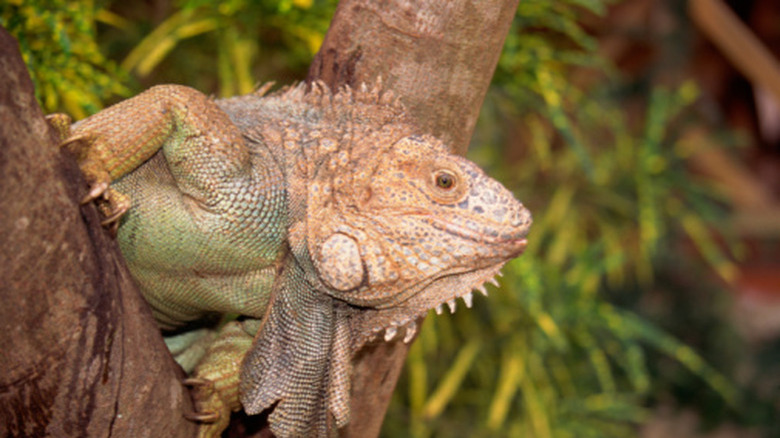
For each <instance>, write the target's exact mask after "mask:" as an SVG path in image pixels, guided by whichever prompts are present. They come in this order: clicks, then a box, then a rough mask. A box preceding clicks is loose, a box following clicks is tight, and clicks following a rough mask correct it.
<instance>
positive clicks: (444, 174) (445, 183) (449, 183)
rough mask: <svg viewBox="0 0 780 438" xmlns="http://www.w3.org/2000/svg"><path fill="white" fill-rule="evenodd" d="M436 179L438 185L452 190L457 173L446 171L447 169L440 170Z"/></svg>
mask: <svg viewBox="0 0 780 438" xmlns="http://www.w3.org/2000/svg"><path fill="white" fill-rule="evenodd" d="M435 180H436V187H438V188H440V189H444V190H450V189H452V188H453V187H454V186H455V182H456V178H455V175H453V174H452V173H450V172H448V171H446V170H440V171H439V172H437V173H436V176H435Z"/></svg>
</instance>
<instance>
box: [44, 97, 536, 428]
mask: <svg viewBox="0 0 780 438" xmlns="http://www.w3.org/2000/svg"><path fill="white" fill-rule="evenodd" d="M311 88H312V90H311V91H310V92H309V93H305V88H304V86H299V87H296V88H292V89H289V90H286V91H284V92H281V93H278V94H275V95H272V96H268V97H265V96H263V91H259V92H257V93H254V94H251V95H247V96H242V97H237V98H232V99H226V100H217V101H213V100H210V99H208V98H207V97H206V96H204V95H203V94H201V93H199V92H197V91H195V90H193V89H190V88H187V87H182V86H175V85H165V86H157V87H154V88H151V89H150V90H148V91H146V92H144V93H142V94H140V95H138V96H136V97H134V98H132V99H129V100H126V101H124V102H120V103H119V104H117V105H115V106H112V107H110V108H107V109H105V110H103V111H101V112H100V113H98V114H96V115H94V116H92V117H90V118H88V119H86V120H83V121H81V122H79V123H76V124H74V125H72V126H71V127H70V131H69V132H68V129H67V125H64V124H63V122H62V121H61V120H59V119H53V124H55V126H57V127H58V129H59V130H60V131H61V133H62V135H63V137H65V138H66V139H65V142H64V144H65V145H66V146H67V147H68V148H69V149H71V150H72V151H73V152H74V153H75V155H76V157H77V159H78V160H79V164H80V167H81V169H82V171H83V173H84V175H85V178H86V179H87V180H88V182H89V184H90V192H89V195H88V196H87V197H86V198H85V200H84V201H85V202H88V201H91V200H98V201H99V203H100V205H101V208H102V209H103V211H104V213H105V214H106V215H107V216H108V219H107V222H112V221H116V220H118V221H119V227H118V235H117V238H118V241H119V245H120V248H121V250H122V253H123V255H124V256H125V258H126V261H127V265H128V267H129V269H130V272H131V273H132V275H133V277H134V279H135V280H136V282H137V283H138V285H139V287H140V289H141V291H142V292H143V294H144V296H145V298H146V299H147V301H148V302H149V303H150V305H151V307H152V310H153V313H154V316H155V318H156V319H157V321H158V322H159V325H160V327H161V328H162V329H163V331H164V332H165V334H166V335H167V336H168V339H167V341H168V344H169V347H170V348H171V350H172V352H173V353H174V354H176V357H177V359H179V360H180V361H181V362H182V363H183V365H184V366H185V369H188V371H190V368H192V366H194V370H191V371H192V373H191V375H192V376H193V379H191V380H189V383H190V384H192V385H193V386H194V395H195V400H196V407H197V409H198V411H199V414H198V415H194V416H193V418H194V419H196V420H199V421H202V422H203V423H204V425H203V426H202V427H201V429H200V435H201V436H203V437H214V436H219V434H220V433H221V431H222V430H223V429H224V428H225V427H226V426H227V421H228V420H229V416H230V411H233V410H238V409H240V408H243V409H244V410H246V411H247V413H249V414H256V413H259V412H262V411H263V410H266V409H269V408H271V407H272V406H273V407H274V409H273V412H272V413H271V414H270V416H269V422H270V425H271V430H272V431H273V432H274V434H276V435H277V436H279V437H297V436H332V435H333V434H335V431H336V430H337V429H338V428H340V427H343V426H344V425H345V424H347V423H348V421H349V415H350V412H349V390H350V387H349V382H350V376H351V358H352V356H353V354H354V353H355V352H356V351H357V350H358V349H359V348H360V347H361V346H362V345H364V344H365V343H367V342H370V341H373V340H374V339H377V338H379V339H382V338H384V340H386V341H389V340H391V339H393V338H394V337H395V336H396V335H402V336H403V339H404V341H405V342H409V341H410V340H411V339H412V338H413V336H414V334H415V332H416V325H415V320H417V319H418V318H419V317H421V316H422V315H425V314H426V313H427V312H428V311H429V310H430V309H434V308H435V309H436V310H437V312H440V311H441V310H442V308H443V306H444V305H445V304H446V305H447V306H448V307H450V309H451V311H454V310H455V306H456V299H457V298H462V299H463V300H464V302H465V303H466V305H467V306H469V307H470V306H471V300H472V295H471V291H472V289H475V288H476V289H478V290H481V291H483V292H484V287H483V283H484V282H486V281H491V280H492V279H493V277H494V276H495V275H496V274H498V272H499V270H500V268H501V267H502V266H503V264H504V263H505V262H506V261H507V260H509V259H512V258H514V257H516V256H517V255H519V254H520V253H521V252H522V250H523V248H524V247H525V244H526V241H525V236H526V234H527V232H528V229H529V227H530V224H531V217H530V214H529V212H528V211H527V210H526V209H525V208H524V207H523V205H522V204H521V203H519V202H518V201H517V200H515V199H514V197H513V196H512V194H511V193H510V192H509V191H507V190H506V189H505V188H504V187H503V186H501V185H500V184H499V183H498V182H496V181H494V180H492V179H490V178H489V177H487V176H486V175H485V174H484V173H483V172H482V171H481V170H480V169H479V168H477V167H476V166H475V165H474V164H473V163H471V162H469V161H467V160H465V159H463V158H461V157H458V156H455V155H452V154H450V153H449V152H448V150H447V148H446V147H445V145H443V144H442V143H441V142H439V141H438V140H437V139H435V138H433V137H430V136H426V135H420V134H421V133H420V132H418V130H417V129H416V128H415V127H414V125H413V124H412V123H411V121H410V120H409V119H408V118H407V116H406V115H405V112H404V109H403V107H402V106H401V105H400V104H399V103H398V102H397V101H396V99H394V98H393V97H392V95H390V93H386V92H385V93H383V92H381V90H379V89H371V90H369V89H365V88H363V89H361V90H358V91H353V90H350V89H343V90H341V91H340V92H339V93H336V94H332V93H331V92H330V91H329V90H327V89H326V88H325V87H324V86H323V85H321V84H318V83H315V84H313V85H312V87H311ZM226 315H233V317H226ZM184 362H187V363H189V364H190V365H187V364H186V363H184Z"/></svg>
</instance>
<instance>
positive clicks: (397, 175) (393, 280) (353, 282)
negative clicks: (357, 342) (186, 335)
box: [309, 135, 531, 338]
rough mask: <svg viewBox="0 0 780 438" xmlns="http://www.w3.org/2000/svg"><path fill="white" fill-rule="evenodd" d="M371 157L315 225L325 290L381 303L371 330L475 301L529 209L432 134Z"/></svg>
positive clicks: (521, 233) (312, 242)
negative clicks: (445, 306) (473, 293)
mask: <svg viewBox="0 0 780 438" xmlns="http://www.w3.org/2000/svg"><path fill="white" fill-rule="evenodd" d="M373 163H376V164H374V165H373V166H370V167H369V166H365V167H364V168H361V172H358V173H362V174H363V176H362V177H357V178H354V179H352V180H351V181H350V184H349V185H348V186H346V185H342V187H341V188H339V187H338V186H337V185H335V184H334V188H332V189H329V194H328V199H329V208H326V209H325V210H326V211H327V214H324V215H320V216H319V218H320V219H321V222H322V223H320V224H309V230H310V234H309V251H310V253H311V255H312V260H313V262H314V266H315V268H316V270H317V274H318V276H319V278H320V280H321V281H322V282H323V283H324V284H325V286H327V288H328V289H329V290H328V293H330V294H331V295H332V296H334V297H335V298H337V299H339V300H342V301H345V302H347V303H349V304H351V305H353V306H360V307H362V308H371V309H374V310H376V311H377V312H368V313H369V314H370V315H371V318H372V321H371V323H370V328H369V329H368V331H369V332H371V333H372V334H376V333H378V332H379V331H382V330H387V333H388V334H386V337H392V336H391V335H394V334H395V333H396V332H397V327H400V326H403V325H405V324H408V323H410V322H412V321H414V320H415V319H416V318H418V317H420V316H421V315H423V314H425V313H426V312H427V311H428V310H430V309H433V308H438V310H441V308H442V307H441V306H442V305H443V304H444V303H447V304H448V305H449V306H450V308H452V309H454V306H455V299H456V298H458V297H462V298H463V299H464V301H465V302H466V304H467V305H468V306H470V305H471V291H472V290H473V289H475V288H477V289H480V290H482V284H483V283H484V282H486V281H489V280H491V279H492V278H493V277H494V276H495V275H496V274H497V273H498V271H499V269H500V268H501V266H503V264H504V263H505V262H506V261H507V260H510V259H512V258H514V257H516V256H518V255H519V254H520V253H521V252H522V251H523V249H524V248H525V245H526V240H525V237H526V235H527V233H528V230H529V228H530V225H531V215H530V213H529V212H528V210H527V209H525V207H523V205H522V204H521V203H520V202H518V201H517V200H516V199H515V198H514V196H513V195H512V194H511V193H510V192H509V191H508V190H507V189H506V188H504V187H503V186H502V185H501V184H500V183H498V182H497V181H495V180H493V179H491V178H489V177H488V176H487V175H485V174H484V173H483V172H482V170H480V169H479V168H478V167H477V166H476V165H475V164H474V163H472V162H470V161H468V160H466V159H464V158H462V157H459V156H457V155H453V154H451V153H449V152H448V151H447V148H446V147H445V146H444V145H443V144H441V142H440V141H438V140H437V139H436V138H434V137H431V136H416V135H412V136H405V137H403V138H401V139H400V140H398V141H396V142H395V143H393V144H392V145H391V146H390V147H387V148H385V149H384V151H383V153H382V154H381V155H379V156H378V157H377V156H374V157H373ZM358 167H359V168H360V165H358ZM319 189H321V187H318V190H319ZM311 231H314V233H311ZM364 313H365V312H364ZM366 316H368V315H366ZM407 338H411V335H410V334H409V331H407Z"/></svg>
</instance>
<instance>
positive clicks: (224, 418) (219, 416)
mask: <svg viewBox="0 0 780 438" xmlns="http://www.w3.org/2000/svg"><path fill="white" fill-rule="evenodd" d="M182 383H183V384H184V385H186V386H189V387H190V388H191V390H190V393H191V394H192V400H193V402H194V404H195V412H185V413H184V418H186V419H188V420H191V421H195V422H198V423H200V427H198V438H216V437H219V436H220V435H221V434H222V431H224V430H225V429H226V428H227V427H228V424H229V423H230V408H229V407H228V406H227V404H225V402H224V400H222V398H221V397H220V394H219V392H218V391H217V390H216V388H215V385H214V382H213V381H211V380H209V379H204V378H200V377H190V378H188V379H184V380H183V381H182Z"/></svg>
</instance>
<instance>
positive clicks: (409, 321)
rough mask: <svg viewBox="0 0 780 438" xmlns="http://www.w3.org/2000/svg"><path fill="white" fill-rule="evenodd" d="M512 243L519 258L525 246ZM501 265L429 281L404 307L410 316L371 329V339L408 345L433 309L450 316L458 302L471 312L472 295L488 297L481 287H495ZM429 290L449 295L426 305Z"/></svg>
mask: <svg viewBox="0 0 780 438" xmlns="http://www.w3.org/2000/svg"><path fill="white" fill-rule="evenodd" d="M514 243H515V245H514V246H516V248H517V251H518V254H520V253H521V252H522V251H523V249H524V248H525V246H526V245H527V241H526V240H525V239H518V240H517V241H516V242H514ZM504 264H505V262H500V263H497V264H494V265H491V266H488V267H486V268H479V269H475V270H472V271H468V272H459V273H452V274H450V275H447V276H445V277H440V278H437V279H435V280H433V281H431V282H430V283H429V284H427V285H425V286H423V287H422V288H421V292H418V293H415V294H412V297H411V298H410V299H409V300H408V301H407V302H405V303H404V305H403V307H404V309H407V311H410V313H404V314H402V316H401V317H400V318H398V319H394V320H391V322H390V323H389V324H387V325H384V326H378V327H375V328H374V329H373V332H374V333H375V335H379V334H381V333H382V332H384V333H383V338H384V340H385V341H387V342H389V341H391V340H393V339H394V338H395V337H396V336H397V335H398V334H400V333H403V336H404V337H403V341H404V343H409V342H411V341H412V339H414V336H415V334H416V333H417V322H416V321H417V319H418V318H420V317H422V316H424V315H425V314H426V313H428V311H429V310H431V309H433V310H434V311H435V312H436V314H437V315H441V314H442V313H444V309H445V306H446V308H448V309H449V311H450V313H455V311H456V309H457V300H458V298H460V299H462V300H463V303H464V304H465V305H466V307H467V308H471V307H472V305H473V302H474V292H475V291H477V292H479V293H481V294H482V295H484V296H488V291H487V288H486V287H485V285H486V284H487V283H490V284H493V285H494V286H496V287H498V286H499V283H498V280H497V279H496V277H501V276H503V274H501V268H502V267H503V266H504ZM464 277H465V278H464ZM431 288H436V289H437V290H449V291H452V292H451V293H450V294H448V296H449V298H444V299H442V300H440V301H438V302H437V303H435V304H430V303H426V299H425V297H426V296H430V295H431Z"/></svg>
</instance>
